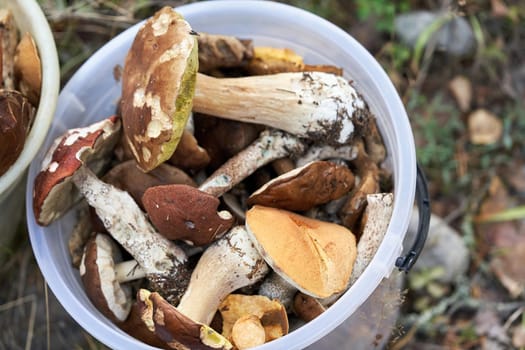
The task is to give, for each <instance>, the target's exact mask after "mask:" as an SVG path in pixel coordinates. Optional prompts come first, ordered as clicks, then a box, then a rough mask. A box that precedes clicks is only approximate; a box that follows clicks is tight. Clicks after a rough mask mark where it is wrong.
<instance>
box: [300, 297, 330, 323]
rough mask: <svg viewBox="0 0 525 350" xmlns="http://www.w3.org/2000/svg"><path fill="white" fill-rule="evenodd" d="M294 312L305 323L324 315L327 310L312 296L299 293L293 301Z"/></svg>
mask: <svg viewBox="0 0 525 350" xmlns="http://www.w3.org/2000/svg"><path fill="white" fill-rule="evenodd" d="M293 311H294V313H295V314H296V315H297V316H299V318H300V319H302V320H303V321H305V322H310V321H311V320H313V319H314V318H316V317H317V316H319V315H320V314H322V313H323V312H324V311H325V308H324V306H323V305H322V304H321V303H320V302H319V300H318V299H316V298H314V297H312V296H310V295H306V294H304V293H301V292H297V294H295V297H294V299H293Z"/></svg>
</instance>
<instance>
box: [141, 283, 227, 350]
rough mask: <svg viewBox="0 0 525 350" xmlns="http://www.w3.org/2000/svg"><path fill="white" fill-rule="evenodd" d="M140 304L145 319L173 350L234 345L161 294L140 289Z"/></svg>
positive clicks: (205, 349)
mask: <svg viewBox="0 0 525 350" xmlns="http://www.w3.org/2000/svg"><path fill="white" fill-rule="evenodd" d="M137 303H139V306H140V309H141V313H140V314H141V319H142V322H143V323H144V324H145V325H146V326H147V327H148V329H149V330H150V331H151V332H153V333H155V334H156V335H157V336H158V337H159V338H160V339H161V340H163V341H164V342H165V343H166V344H167V345H168V347H169V348H171V349H177V350H179V349H192V350H193V349H195V350H229V349H232V348H233V346H232V344H231V343H230V342H229V341H228V340H227V339H226V338H225V337H223V336H222V335H221V334H220V333H218V332H216V331H215V330H213V328H211V327H209V326H207V325H205V324H202V323H199V322H195V321H193V320H192V319H191V318H189V317H187V316H185V315H184V314H183V313H181V312H179V311H178V310H177V308H176V307H174V306H173V305H172V304H170V303H168V302H167V301H166V300H165V299H163V298H162V296H161V295H160V294H159V293H151V292H150V291H148V290H146V289H140V290H139V291H138V293H137Z"/></svg>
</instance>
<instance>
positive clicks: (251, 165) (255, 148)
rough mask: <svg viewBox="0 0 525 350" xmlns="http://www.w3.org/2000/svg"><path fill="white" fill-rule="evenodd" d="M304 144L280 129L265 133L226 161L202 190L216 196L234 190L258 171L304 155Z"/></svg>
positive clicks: (204, 184)
mask: <svg viewBox="0 0 525 350" xmlns="http://www.w3.org/2000/svg"><path fill="white" fill-rule="evenodd" d="M304 149H305V144H304V143H303V141H301V140H300V139H299V138H297V137H295V136H293V135H291V134H288V133H286V132H283V131H280V130H275V129H273V130H265V131H263V132H261V135H260V136H259V138H258V139H257V140H255V141H254V142H253V143H252V144H251V145H249V146H248V147H246V148H245V149H244V150H242V151H241V152H239V153H237V154H236V155H235V156H233V157H232V158H230V159H229V160H228V161H226V162H225V163H224V164H223V165H222V166H221V167H220V168H219V169H217V170H216V171H215V172H214V173H213V174H211V175H210V177H208V179H207V180H206V181H205V182H204V183H203V184H202V185H201V186H200V187H199V189H200V190H201V191H203V192H206V193H209V194H211V195H213V196H215V197H219V196H221V195H222V194H224V193H226V192H228V191H229V190H231V189H232V188H233V187H234V186H235V185H237V184H238V183H239V182H241V181H242V180H244V179H245V178H246V177H248V176H249V175H251V174H252V173H253V172H254V171H255V170H257V169H259V168H260V167H262V166H264V165H266V164H268V163H270V162H271V161H274V160H276V159H279V158H283V157H286V156H288V155H290V154H299V153H302V152H303V151H304Z"/></svg>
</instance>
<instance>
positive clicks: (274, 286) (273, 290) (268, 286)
mask: <svg viewBox="0 0 525 350" xmlns="http://www.w3.org/2000/svg"><path fill="white" fill-rule="evenodd" d="M297 291H298V290H297V287H295V286H293V285H291V284H290V283H288V282H287V281H286V280H285V279H284V278H282V277H281V276H280V275H279V274H278V273H276V272H274V271H272V272H270V274H268V276H267V277H266V278H265V279H264V281H263V282H262V283H261V285H260V287H259V290H258V291H257V294H259V295H264V296H265V297H268V298H269V299H271V300H278V301H279V302H280V303H281V304H283V306H284V307H285V308H286V311H288V312H290V311H291V310H292V305H293V298H294V296H295V294H296V293H297Z"/></svg>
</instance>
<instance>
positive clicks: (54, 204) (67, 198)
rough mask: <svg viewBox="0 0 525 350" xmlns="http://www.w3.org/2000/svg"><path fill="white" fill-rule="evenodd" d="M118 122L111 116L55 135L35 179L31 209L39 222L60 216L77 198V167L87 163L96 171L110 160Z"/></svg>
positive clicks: (42, 223) (50, 220) (46, 221)
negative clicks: (74, 176) (75, 178)
mask: <svg viewBox="0 0 525 350" xmlns="http://www.w3.org/2000/svg"><path fill="white" fill-rule="evenodd" d="M120 126H121V123H120V119H119V118H118V117H117V116H111V117H109V118H106V119H104V120H102V121H100V122H96V123H93V124H91V125H89V126H86V127H82V128H75V129H70V130H68V131H67V132H66V133H64V134H63V135H62V136H60V137H58V138H56V139H55V141H54V143H53V145H52V146H51V147H50V148H49V150H48V152H47V154H46V156H45V158H44V160H43V161H42V169H41V170H40V172H39V173H38V175H37V176H36V178H35V183H34V189H33V212H34V215H35V218H36V221H37V222H38V223H39V224H40V225H43V226H47V225H49V224H50V223H51V222H53V221H54V220H56V219H58V218H59V217H61V216H62V215H63V214H64V213H65V212H67V211H68V210H69V209H70V208H71V206H72V205H73V204H74V203H75V201H76V200H77V199H79V198H80V197H79V196H78V192H76V191H75V190H74V189H75V187H74V185H73V182H72V181H71V180H72V177H73V175H74V173H75V172H76V171H77V170H78V169H79V168H80V167H82V166H83V165H84V164H86V165H87V166H88V167H90V168H92V169H93V170H94V171H95V172H96V173H98V172H99V171H100V170H101V168H103V167H104V166H105V165H106V164H108V163H109V161H110V160H111V157H110V156H109V154H110V153H111V152H112V151H113V148H114V146H115V144H116V143H117V141H118V137H119V135H120Z"/></svg>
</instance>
